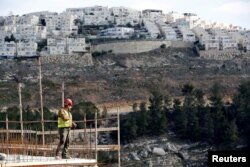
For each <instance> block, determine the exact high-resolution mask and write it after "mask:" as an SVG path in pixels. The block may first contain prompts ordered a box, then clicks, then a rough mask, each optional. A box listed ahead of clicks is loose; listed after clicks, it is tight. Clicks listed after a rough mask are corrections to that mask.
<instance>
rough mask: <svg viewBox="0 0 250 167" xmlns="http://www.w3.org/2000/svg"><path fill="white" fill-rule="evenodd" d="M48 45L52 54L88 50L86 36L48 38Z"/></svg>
mask: <svg viewBox="0 0 250 167" xmlns="http://www.w3.org/2000/svg"><path fill="white" fill-rule="evenodd" d="M47 45H48V52H49V54H51V55H56V54H73V53H77V52H86V43H85V38H60V39H54V38H48V39H47Z"/></svg>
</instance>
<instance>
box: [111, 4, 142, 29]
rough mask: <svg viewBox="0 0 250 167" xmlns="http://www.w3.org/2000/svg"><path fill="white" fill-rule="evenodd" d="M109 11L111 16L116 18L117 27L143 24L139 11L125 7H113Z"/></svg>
mask: <svg viewBox="0 0 250 167" xmlns="http://www.w3.org/2000/svg"><path fill="white" fill-rule="evenodd" d="M109 11H110V14H111V16H113V17H114V18H115V22H116V25H126V24H128V23H130V24H131V25H132V26H134V25H136V24H140V23H141V12H140V11H138V10H134V9H130V8H125V7H112V8H110V9H109Z"/></svg>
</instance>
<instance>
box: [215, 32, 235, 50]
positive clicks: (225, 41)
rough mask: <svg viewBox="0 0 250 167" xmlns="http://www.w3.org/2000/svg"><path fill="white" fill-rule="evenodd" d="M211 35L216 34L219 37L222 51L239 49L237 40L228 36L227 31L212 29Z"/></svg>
mask: <svg viewBox="0 0 250 167" xmlns="http://www.w3.org/2000/svg"><path fill="white" fill-rule="evenodd" d="M210 33H212V34H214V35H215V36H218V38H219V43H220V49H221V50H225V49H237V48H238V44H237V42H236V40H235V39H233V38H232V36H230V35H229V34H228V31H227V30H225V29H219V28H212V29H210Z"/></svg>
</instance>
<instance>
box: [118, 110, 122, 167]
mask: <svg viewBox="0 0 250 167" xmlns="http://www.w3.org/2000/svg"><path fill="white" fill-rule="evenodd" d="M117 129H118V130H117V135H118V136H117V139H118V167H120V166H121V143H120V107H118V108H117Z"/></svg>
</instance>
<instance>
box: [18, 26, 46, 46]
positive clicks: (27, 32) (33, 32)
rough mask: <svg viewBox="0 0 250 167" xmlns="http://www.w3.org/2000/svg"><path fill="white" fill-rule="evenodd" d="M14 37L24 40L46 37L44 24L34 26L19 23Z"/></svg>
mask: <svg viewBox="0 0 250 167" xmlns="http://www.w3.org/2000/svg"><path fill="white" fill-rule="evenodd" d="M15 37H16V39H18V40H25V41H33V42H35V41H37V40H41V39H46V37H47V30H46V27H44V26H34V25H19V26H17V30H16V34H15Z"/></svg>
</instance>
